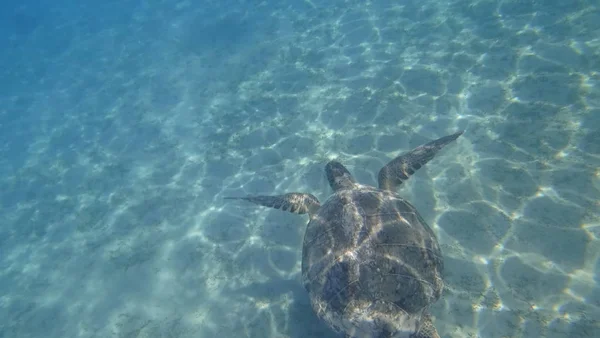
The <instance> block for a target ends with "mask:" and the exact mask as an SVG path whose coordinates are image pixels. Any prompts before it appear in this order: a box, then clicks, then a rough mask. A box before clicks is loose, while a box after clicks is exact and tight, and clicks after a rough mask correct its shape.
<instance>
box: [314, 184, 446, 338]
mask: <svg viewBox="0 0 600 338" xmlns="http://www.w3.org/2000/svg"><path fill="white" fill-rule="evenodd" d="M442 270H443V260H442V253H441V250H440V247H439V244H438V241H437V238H436V236H435V234H434V233H433V231H432V230H431V228H430V227H429V226H428V225H427V224H426V222H425V221H424V220H423V218H422V217H421V216H420V215H419V213H418V212H417V210H416V209H415V207H413V206H412V205H411V204H410V203H409V202H408V201H406V200H405V199H403V198H401V197H400V196H398V195H397V194H395V193H392V192H390V191H386V190H380V189H376V188H374V187H368V186H360V185H357V188H355V189H343V190H338V191H336V192H335V193H334V194H333V195H332V196H331V197H330V198H329V199H328V200H327V201H326V202H325V203H324V204H323V205H322V206H321V208H320V209H319V211H318V212H317V213H316V215H314V217H312V218H311V221H310V222H309V224H308V226H307V229H306V232H305V235H304V243H303V248H302V279H303V283H304V287H305V288H306V289H307V291H308V293H309V295H310V299H311V304H312V307H313V310H314V311H315V313H316V314H317V316H319V317H320V318H321V319H323V320H325V321H326V322H328V323H329V324H330V325H331V326H332V327H334V328H335V329H337V330H339V331H342V332H344V333H346V334H347V335H349V336H356V337H404V336H406V337H409V336H410V335H412V334H414V333H415V332H418V331H419V329H420V326H421V320H422V315H423V313H424V312H425V311H426V310H427V308H428V306H429V305H430V304H432V303H434V302H435V301H437V300H438V299H439V298H440V296H441V294H442V290H443V281H442V276H441V274H442Z"/></svg>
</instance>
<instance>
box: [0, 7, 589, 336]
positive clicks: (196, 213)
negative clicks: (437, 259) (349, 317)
mask: <svg viewBox="0 0 600 338" xmlns="http://www.w3.org/2000/svg"><path fill="white" fill-rule="evenodd" d="M255 3H256V2H254V1H248V2H244V1H218V2H217V1H215V2H214V3H205V4H203V5H195V4H193V2H186V1H182V2H178V3H174V2H172V1H162V2H161V1H146V2H141V1H130V2H126V3H123V2H122V1H108V2H106V1H105V2H97V3H94V4H80V5H79V4H78V5H72V4H67V3H65V4H61V3H56V2H50V1H45V2H39V1H38V2H33V1H25V2H19V4H18V5H17V4H11V3H5V2H3V4H2V5H0V6H1V7H2V8H0V13H2V14H0V16H1V17H0V19H1V20H0V23H1V24H0V25H2V31H3V32H4V34H3V35H2V36H0V44H1V46H2V48H0V50H1V52H0V58H1V62H2V65H3V67H2V68H1V69H0V79H1V80H0V138H1V142H0V152H1V155H2V156H0V174H1V175H0V202H1V205H0V206H1V209H0V210H1V211H2V212H1V214H0V216H1V220H2V222H1V224H2V225H1V227H0V291H1V292H0V318H2V319H0V337H214V336H215V335H216V334H219V336H221V337H311V336H318V337H326V338H327V337H331V338H333V337H338V336H337V335H335V334H334V333H332V332H331V331H330V330H329V329H328V328H326V327H325V326H324V325H323V324H321V323H320V322H318V321H317V319H316V317H315V316H314V315H313V314H312V310H311V309H310V304H309V300H308V296H307V295H306V294H305V292H304V290H303V289H302V286H301V284H300V275H299V269H300V257H301V252H300V249H301V241H302V235H303V230H304V226H305V224H306V221H307V220H306V218H305V217H301V216H296V215H292V214H286V213H283V212H280V211H277V210H268V209H259V208H255V207H253V206H250V205H240V204H232V203H225V202H224V201H223V197H224V196H227V195H239V194H247V193H251V194H277V193H283V192H289V191H306V192H311V193H313V194H314V195H316V196H317V197H319V199H321V200H324V199H325V198H326V197H327V196H328V195H329V193H330V191H329V188H328V186H327V183H326V180H325V178H324V175H323V167H324V165H325V163H326V162H327V161H328V160H329V159H331V158H338V159H339V160H341V161H342V162H343V163H344V164H346V165H347V166H348V168H349V169H350V170H351V171H352V172H353V174H354V175H355V177H356V178H357V179H358V180H359V181H361V182H362V183H367V184H375V182H376V180H375V175H376V173H377V171H378V170H379V168H380V167H381V166H382V165H383V164H385V163H386V162H387V161H388V160H389V159H391V158H392V157H393V156H395V155H397V154H399V153H400V152H403V151H406V150H408V149H410V148H412V147H414V146H417V145H419V144H421V143H423V142H425V141H428V140H431V139H434V138H437V137H439V136H442V135H445V134H448V133H450V132H453V131H455V130H457V129H465V130H466V132H465V134H464V135H463V136H462V137H461V138H460V139H459V140H458V142H456V144H453V145H452V146H449V147H448V148H447V149H444V151H443V152H442V153H441V154H440V155H439V156H438V157H437V158H436V159H435V160H434V161H432V162H431V163H430V164H428V165H427V166H426V167H425V168H423V169H421V171H420V172H418V173H417V174H416V175H415V176H413V177H412V178H411V179H410V180H409V181H408V182H407V184H406V185H405V186H404V187H403V188H402V189H401V190H400V191H399V193H400V194H401V195H402V196H404V197H406V198H408V199H409V200H411V201H412V202H413V203H414V204H415V206H416V207H417V208H418V209H419V211H420V212H421V214H422V215H423V217H424V218H425V219H426V220H427V222H428V223H429V224H430V225H431V226H432V227H433V228H434V230H435V231H436V233H437V235H438V237H439V240H440V243H441V245H442V249H443V252H444V255H445V265H446V283H447V289H446V290H445V293H444V297H443V299H441V300H440V301H439V302H438V303H437V304H435V306H434V307H433V308H432V314H433V316H434V317H435V325H436V326H437V328H438V331H439V332H440V334H441V335H442V336H443V337H469V336H470V337H538V336H543V337H594V336H598V335H599V333H600V327H599V326H598V322H597V320H595V318H599V317H600V309H599V307H600V286H599V284H600V277H599V270H600V263H599V262H600V260H599V256H600V240H599V238H600V221H599V219H600V215H599V214H600V211H599V210H600V169H598V168H599V167H600V89H599V87H598V82H599V81H600V75H599V74H598V69H600V40H599V39H598V36H600V24H599V23H600V14H599V9H598V7H597V5H594V2H593V1H576V2H570V3H569V4H557V3H556V2H555V1H535V2H529V1H501V2H498V1H449V2H443V3H442V2H439V1H402V2H401V3H400V4H398V3H397V2H394V1H372V2H369V3H368V4H365V3H364V2H363V1H293V2H292V1H289V2H279V1H270V2H269V1H266V2H262V3H261V4H260V5H259V6H257V5H255Z"/></svg>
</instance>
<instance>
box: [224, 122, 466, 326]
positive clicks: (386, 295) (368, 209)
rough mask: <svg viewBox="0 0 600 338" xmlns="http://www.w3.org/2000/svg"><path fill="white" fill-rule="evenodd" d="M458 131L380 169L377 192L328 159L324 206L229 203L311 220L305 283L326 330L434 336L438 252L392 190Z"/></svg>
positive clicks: (284, 200)
mask: <svg viewBox="0 0 600 338" xmlns="http://www.w3.org/2000/svg"><path fill="white" fill-rule="evenodd" d="M462 133H463V132H462V131H459V132H457V133H454V134H452V135H448V136H444V137H442V138H439V139H437V140H434V141H431V142H428V143H425V144H423V145H420V146H418V147H416V148H414V149H413V150H411V151H409V152H407V153H405V154H403V155H400V156H398V157H396V158H394V159H393V160H392V161H390V162H389V163H388V164H386V165H385V166H384V167H383V168H381V170H380V171H379V175H378V187H377V188H375V187H372V186H368V185H362V184H360V183H357V182H356V180H355V179H354V177H353V176H352V174H351V173H350V172H349V171H348V169H346V167H344V166H343V165H342V164H341V163H339V162H337V161H330V162H329V163H327V165H326V166H325V172H326V175H327V180H328V182H329V185H330V187H331V189H332V190H333V194H332V195H331V196H330V197H329V198H328V199H327V200H326V201H325V202H324V203H323V204H321V202H320V201H319V200H318V199H317V198H316V197H315V196H314V195H312V194H308V193H298V192H294V193H287V194H283V195H277V196H265V195H262V196H246V197H227V199H241V200H246V201H249V202H252V203H255V204H258V205H262V206H266V207H271V208H275V209H280V210H284V211H289V212H291V213H295V214H308V215H309V217H310V222H309V223H308V225H307V228H306V231H305V235H304V243H303V247H302V283H303V284H304V288H305V289H306V291H308V296H309V298H308V299H309V301H310V304H311V307H312V309H313V311H314V313H315V314H316V316H317V317H318V318H320V319H321V320H322V321H323V322H324V323H326V324H327V325H328V326H329V327H330V328H332V329H334V330H335V331H337V332H340V333H342V334H344V335H345V336H346V337H354V338H357V337H373V338H374V337H389V338H392V337H410V338H439V335H438V333H437V330H436V328H435V326H434V325H433V320H432V318H431V316H430V315H429V312H428V310H429V307H430V306H431V305H432V304H433V303H435V302H436V301H438V300H439V298H440V297H441V295H442V291H443V289H444V282H443V279H442V278H443V277H442V276H443V264H444V263H443V258H442V252H441V249H440V246H439V244H438V241H437V238H436V235H435V233H434V232H433V231H432V230H431V228H430V227H429V226H428V225H427V223H426V222H425V220H424V219H423V218H422V217H421V216H420V214H419V213H418V211H417V210H416V208H415V207H414V206H413V205H412V204H411V203H410V202H408V201H407V200H405V199H403V198H401V197H400V196H399V195H397V194H396V189H397V188H398V187H399V186H400V185H401V184H402V183H403V182H404V181H405V180H407V179H408V178H409V177H410V176H411V175H412V174H414V173H415V172H416V171H417V170H418V169H419V168H421V167H422V166H423V165H425V164H426V163H427V162H429V161H430V160H431V159H433V158H434V156H435V154H436V153H437V152H438V151H439V150H440V149H442V148H443V147H445V146H446V145H448V144H449V143H451V142H452V141H454V140H456V139H457V138H458V137H459V136H460V135H462ZM296 289H297V288H296ZM295 294H296V295H297V294H298V292H296V293H295ZM296 299H303V298H297V297H296Z"/></svg>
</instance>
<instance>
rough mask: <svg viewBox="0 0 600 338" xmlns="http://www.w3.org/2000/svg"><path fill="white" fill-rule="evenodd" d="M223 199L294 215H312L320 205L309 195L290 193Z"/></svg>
mask: <svg viewBox="0 0 600 338" xmlns="http://www.w3.org/2000/svg"><path fill="white" fill-rule="evenodd" d="M225 199H238V200H246V201H248V202H252V203H255V204H258V205H262V206H265V207H270V208H275V209H280V210H283V211H289V212H292V213H294V214H306V213H309V214H310V215H314V214H315V213H316V212H317V210H319V207H320V206H321V203H319V200H318V199H317V198H316V197H315V196H313V195H311V194H303V193H297V192H292V193H289V194H284V195H276V196H264V195H263V196H245V197H225Z"/></svg>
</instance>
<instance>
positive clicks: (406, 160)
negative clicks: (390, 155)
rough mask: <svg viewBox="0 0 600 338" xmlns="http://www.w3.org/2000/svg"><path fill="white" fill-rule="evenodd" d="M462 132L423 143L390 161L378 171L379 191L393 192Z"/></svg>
mask: <svg viewBox="0 0 600 338" xmlns="http://www.w3.org/2000/svg"><path fill="white" fill-rule="evenodd" d="M462 133H463V131H459V132H457V133H454V134H452V135H448V136H444V137H441V138H439V139H437V140H434V141H431V142H429V143H425V144H423V145H420V146H418V147H416V148H415V149H413V150H411V151H409V152H408V153H405V154H402V155H400V156H398V157H396V158H395V159H393V160H391V161H390V162H389V163H388V164H386V165H385V166H384V167H383V168H381V170H379V178H378V179H379V189H384V190H388V191H394V189H396V187H398V186H399V185H400V184H402V182H404V181H406V180H407V179H408V178H409V177H410V176H411V175H412V174H414V173H415V171H417V170H418V169H419V168H421V167H422V166H424V165H425V163H427V162H429V161H430V160H431V159H432V158H433V157H434V156H435V154H436V153H437V152H438V151H439V150H440V149H442V148H443V147H444V146H446V145H447V144H448V143H450V142H452V141H454V140H456V139H457V138H458V137H459V136H460V135H462Z"/></svg>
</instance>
